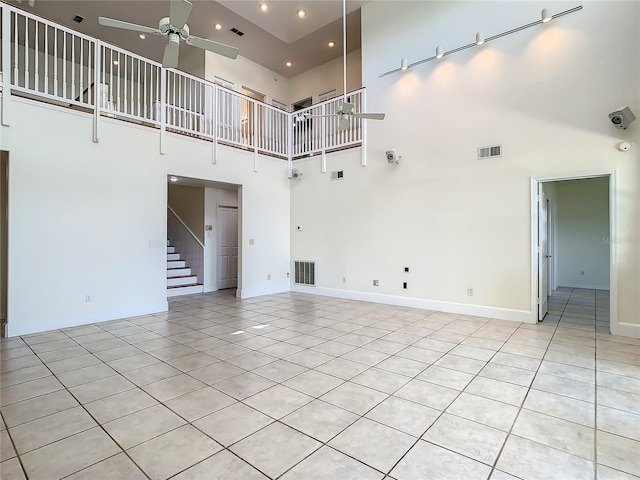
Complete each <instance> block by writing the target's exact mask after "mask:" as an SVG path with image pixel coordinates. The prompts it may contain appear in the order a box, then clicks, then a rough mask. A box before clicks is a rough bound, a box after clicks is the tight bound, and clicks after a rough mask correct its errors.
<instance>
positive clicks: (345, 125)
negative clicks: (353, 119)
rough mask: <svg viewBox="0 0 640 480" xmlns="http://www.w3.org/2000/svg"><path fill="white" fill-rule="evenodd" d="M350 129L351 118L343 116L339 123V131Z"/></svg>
mask: <svg viewBox="0 0 640 480" xmlns="http://www.w3.org/2000/svg"><path fill="white" fill-rule="evenodd" d="M348 129H349V116H348V115H342V116H341V117H340V122H339V123H338V130H348Z"/></svg>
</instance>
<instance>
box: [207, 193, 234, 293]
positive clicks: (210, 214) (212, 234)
mask: <svg viewBox="0 0 640 480" xmlns="http://www.w3.org/2000/svg"><path fill="white" fill-rule="evenodd" d="M218 205H220V206H227V207H237V206H238V191H237V190H222V189H219V188H209V187H207V188H205V189H204V223H205V226H206V225H211V227H212V230H207V231H205V239H204V258H205V272H204V291H205V292H213V291H216V290H218Z"/></svg>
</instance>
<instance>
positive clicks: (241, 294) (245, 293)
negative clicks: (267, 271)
mask: <svg viewBox="0 0 640 480" xmlns="http://www.w3.org/2000/svg"><path fill="white" fill-rule="evenodd" d="M288 291H289V290H283V289H281V288H274V289H266V288H265V289H254V290H247V289H240V288H238V289H236V298H253V297H261V296H262V295H275V294H278V293H286V292H288Z"/></svg>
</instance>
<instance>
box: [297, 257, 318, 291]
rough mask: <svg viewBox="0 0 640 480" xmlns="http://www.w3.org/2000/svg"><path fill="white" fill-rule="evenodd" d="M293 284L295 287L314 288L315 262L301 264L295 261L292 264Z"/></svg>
mask: <svg viewBox="0 0 640 480" xmlns="http://www.w3.org/2000/svg"><path fill="white" fill-rule="evenodd" d="M293 283H295V284H296V285H311V286H315V284H316V262H301V261H298V260H296V261H295V262H294V276H293Z"/></svg>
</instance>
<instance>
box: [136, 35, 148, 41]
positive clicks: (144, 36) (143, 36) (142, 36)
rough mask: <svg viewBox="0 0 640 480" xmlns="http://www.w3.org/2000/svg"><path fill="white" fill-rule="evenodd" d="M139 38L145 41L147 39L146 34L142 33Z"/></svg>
mask: <svg viewBox="0 0 640 480" xmlns="http://www.w3.org/2000/svg"><path fill="white" fill-rule="evenodd" d="M138 37H140V40H144V39H145V38H147V36H146V35H145V34H144V33H141V34H140V35H138Z"/></svg>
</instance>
